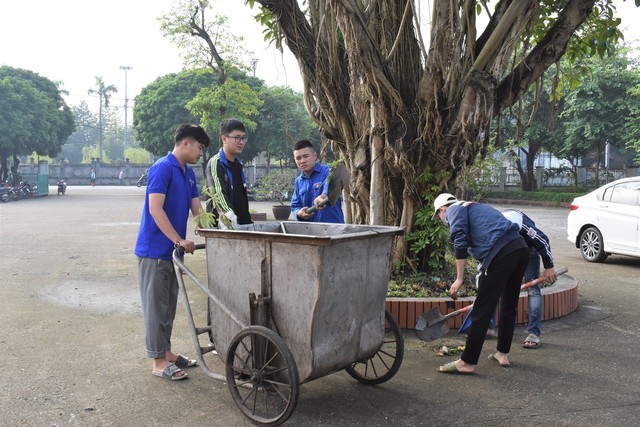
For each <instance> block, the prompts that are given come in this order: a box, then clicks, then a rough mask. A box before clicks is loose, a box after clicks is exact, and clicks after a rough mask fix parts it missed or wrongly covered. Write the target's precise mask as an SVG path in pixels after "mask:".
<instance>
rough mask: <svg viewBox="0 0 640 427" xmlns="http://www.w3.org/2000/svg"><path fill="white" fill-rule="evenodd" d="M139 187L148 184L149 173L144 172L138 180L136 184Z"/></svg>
mask: <svg viewBox="0 0 640 427" xmlns="http://www.w3.org/2000/svg"><path fill="white" fill-rule="evenodd" d="M136 185H137V186H138V187H142V186H143V185H147V174H146V173H145V174H143V175H142V176H140V178H139V179H138V182H137V184H136Z"/></svg>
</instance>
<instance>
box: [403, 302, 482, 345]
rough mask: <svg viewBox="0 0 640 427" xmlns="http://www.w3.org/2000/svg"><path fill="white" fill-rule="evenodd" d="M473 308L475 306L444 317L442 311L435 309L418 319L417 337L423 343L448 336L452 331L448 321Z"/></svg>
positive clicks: (463, 308) (469, 306)
mask: <svg viewBox="0 0 640 427" xmlns="http://www.w3.org/2000/svg"><path fill="white" fill-rule="evenodd" d="M471 307H473V304H471V305H468V306H466V307H462V308H461V309H459V310H456V311H452V312H451V313H449V314H447V315H446V316H443V315H442V313H440V309H439V308H438V307H433V308H432V309H431V310H429V311H427V312H426V313H423V314H422V316H420V317H419V318H418V321H417V322H416V327H415V329H416V335H417V336H418V338H420V339H421V340H423V341H431V340H434V339H436V338H440V337H441V336H443V335H446V334H448V333H449V331H450V329H449V325H448V324H447V320H449V319H451V318H452V317H456V316H458V315H460V314H464V313H466V312H467V311H469V310H471Z"/></svg>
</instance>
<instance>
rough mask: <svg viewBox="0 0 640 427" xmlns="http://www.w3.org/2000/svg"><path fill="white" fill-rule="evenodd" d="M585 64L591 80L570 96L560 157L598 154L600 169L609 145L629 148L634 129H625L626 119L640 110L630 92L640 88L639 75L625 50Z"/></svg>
mask: <svg viewBox="0 0 640 427" xmlns="http://www.w3.org/2000/svg"><path fill="white" fill-rule="evenodd" d="M584 62H585V63H586V64H587V65H588V66H589V68H590V69H591V70H592V73H591V76H590V77H589V78H586V79H584V80H583V82H582V84H581V85H580V87H579V88H577V89H576V90H574V91H572V92H571V93H569V94H568V96H567V97H566V99H565V108H564V111H563V112H562V114H561V115H560V117H561V119H562V121H563V125H564V129H565V132H564V137H565V144H564V147H563V149H562V150H561V155H562V156H563V157H569V156H572V155H575V154H576V153H582V155H583V156H584V155H587V154H595V157H596V165H597V166H598V165H599V164H600V163H601V162H600V156H601V154H602V152H603V151H604V147H605V145H606V143H607V142H609V143H612V144H613V145H616V146H618V147H624V146H626V145H628V144H629V140H630V138H631V137H632V135H633V128H635V125H632V128H631V129H629V128H625V125H628V123H629V122H628V121H627V119H626V118H627V117H630V116H631V115H632V114H633V111H637V110H638V105H637V103H638V101H639V100H640V99H639V98H638V97H634V96H632V95H631V94H630V92H629V89H631V88H633V87H636V86H638V84H640V74H639V73H638V71H637V70H632V69H631V68H630V67H629V59H628V57H627V52H626V50H624V49H622V50H619V51H617V52H616V54H615V55H613V56H611V57H608V58H606V59H604V60H602V59H599V58H591V59H587V60H585V61H584ZM634 103H635V104H636V105H634ZM596 183H597V182H596Z"/></svg>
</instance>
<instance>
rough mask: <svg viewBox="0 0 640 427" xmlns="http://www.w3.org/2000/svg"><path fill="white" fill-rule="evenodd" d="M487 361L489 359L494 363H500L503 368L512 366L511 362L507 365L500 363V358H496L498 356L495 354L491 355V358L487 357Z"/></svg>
mask: <svg viewBox="0 0 640 427" xmlns="http://www.w3.org/2000/svg"><path fill="white" fill-rule="evenodd" d="M487 359H489V360H493V361H495V362H497V363H498V365H500V366H502V367H503V368H508V367H509V366H511V363H509V362H507V363H502V362H500V361H499V360H498V358H497V357H496V354H495V353H491V354H490V355H489V357H487Z"/></svg>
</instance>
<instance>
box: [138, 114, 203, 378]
mask: <svg viewBox="0 0 640 427" xmlns="http://www.w3.org/2000/svg"><path fill="white" fill-rule="evenodd" d="M174 140H175V144H174V147H173V151H171V152H169V153H168V154H167V155H166V156H165V157H162V158H160V159H159V160H158V161H157V162H155V163H154V164H153V166H151V167H150V168H149V173H148V178H147V190H146V197H145V202H144V209H143V210H142V219H141V220H140V229H139V231H138V239H137V241H136V246H135V250H134V253H135V254H136V256H137V257H138V276H139V282H140V296H141V299H142V314H143V317H144V330H145V344H146V350H147V357H149V358H151V359H153V367H152V373H153V375H155V376H158V377H160V378H164V379H167V380H172V381H176V380H183V379H185V378H187V373H186V372H185V371H184V370H183V368H188V367H191V366H194V365H195V364H196V363H197V361H196V360H192V359H189V358H188V357H184V356H180V355H178V354H176V353H174V352H173V351H172V350H171V332H172V329H173V320H174V318H175V316H176V305H177V302H178V279H177V278H176V274H175V271H174V269H173V260H172V254H173V251H174V249H175V248H178V247H180V248H182V250H184V251H185V252H187V253H193V252H194V251H195V243H194V242H193V241H192V240H187V238H186V237H187V223H188V219H189V211H191V214H192V215H193V216H196V215H198V214H199V213H200V210H201V209H202V204H201V203H200V197H199V194H198V184H197V182H196V176H195V173H194V172H193V169H192V168H191V167H190V166H189V165H190V164H195V163H197V162H198V160H200V157H202V150H203V149H204V147H207V146H209V143H210V139H209V135H207V133H206V132H205V131H204V129H203V128H202V127H200V126H196V125H190V124H185V125H181V126H180V127H178V129H177V130H176V133H175V138H174Z"/></svg>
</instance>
